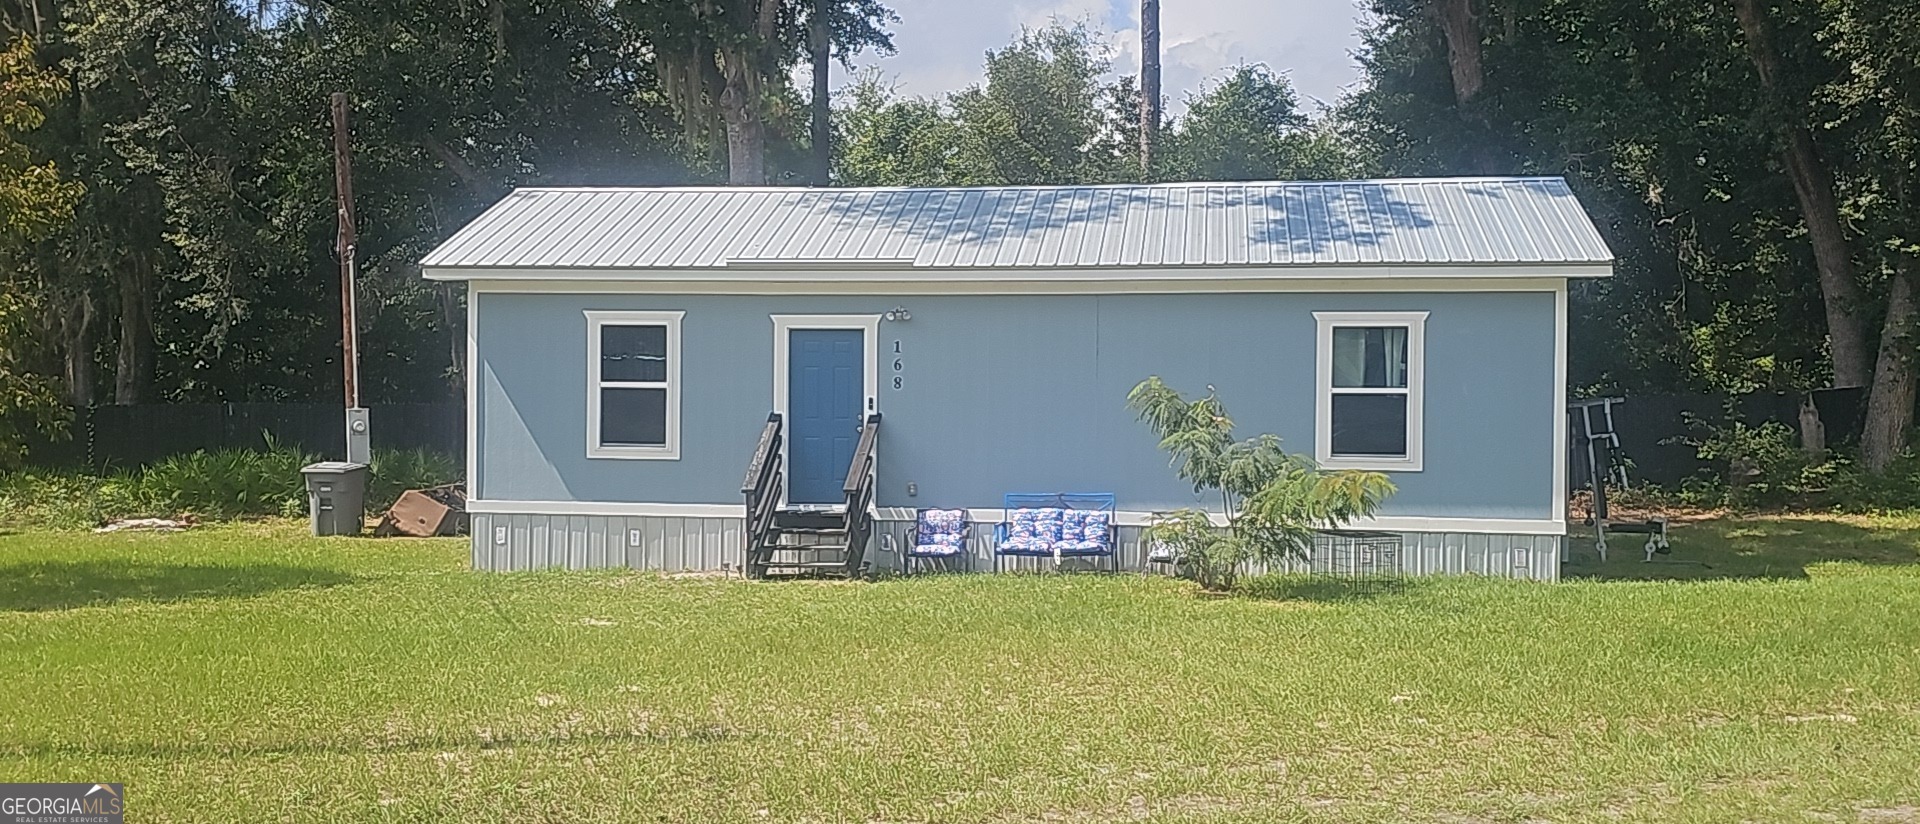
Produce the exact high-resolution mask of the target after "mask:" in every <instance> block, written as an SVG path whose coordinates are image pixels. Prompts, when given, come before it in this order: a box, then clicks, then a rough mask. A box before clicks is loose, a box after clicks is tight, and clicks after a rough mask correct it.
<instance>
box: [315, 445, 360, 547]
mask: <svg viewBox="0 0 1920 824" xmlns="http://www.w3.org/2000/svg"><path fill="white" fill-rule="evenodd" d="M300 474H301V475H304V476H306V479H307V514H308V516H309V520H310V522H311V524H312V526H313V534H315V535H358V534H360V526H361V524H362V523H363V522H364V521H365V519H366V508H367V507H366V500H367V465H366V464H358V463H347V462H345V461H321V462H320V463H316V464H307V465H306V466H304V467H301V468H300Z"/></svg>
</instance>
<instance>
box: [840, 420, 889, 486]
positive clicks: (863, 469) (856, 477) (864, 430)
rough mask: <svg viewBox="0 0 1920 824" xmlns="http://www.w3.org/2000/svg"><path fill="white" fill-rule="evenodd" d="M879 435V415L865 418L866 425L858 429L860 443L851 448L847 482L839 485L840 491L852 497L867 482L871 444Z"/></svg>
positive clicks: (870, 464) (871, 461)
mask: <svg viewBox="0 0 1920 824" xmlns="http://www.w3.org/2000/svg"><path fill="white" fill-rule="evenodd" d="M879 434H880V413H878V412H875V413H873V414H871V415H868V416H867V425H866V426H862V427H860V443H859V445H858V446H855V447H854V448H853V463H852V464H850V465H848V466H847V482H846V483H844V484H841V485H840V491H841V492H844V493H846V494H847V495H852V494H854V493H855V492H859V491H860V485H861V484H863V483H866V482H867V478H868V477H869V476H870V475H871V474H872V473H871V472H870V471H868V470H870V469H871V468H872V466H873V442H874V439H875V438H876V437H877V436H878V435H879Z"/></svg>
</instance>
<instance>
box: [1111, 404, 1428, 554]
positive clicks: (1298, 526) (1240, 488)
mask: <svg viewBox="0 0 1920 824" xmlns="http://www.w3.org/2000/svg"><path fill="white" fill-rule="evenodd" d="M1127 405H1128V406H1129V407H1130V408H1132V409H1133V410H1134V412H1135V413H1136V414H1138V415H1139V417H1140V420H1141V421H1143V422H1145V423H1146V424H1147V426H1148V427H1149V428H1150V429H1152V430H1153V433H1154V434H1155V435H1156V436H1158V437H1159V438H1160V448H1161V449H1162V450H1163V451H1165V452H1166V453H1167V454H1168V455H1169V456H1170V459H1171V462H1172V464H1173V466H1174V469H1175V471H1176V472H1177V473H1179V475H1180V478H1181V479H1182V480H1185V481H1188V482H1190V483H1192V484H1193V488H1194V491H1196V492H1208V491H1211V492H1214V493H1217V494H1218V495H1219V496H1220V514H1221V516H1222V518H1223V519H1224V521H1225V524H1224V525H1222V524H1219V523H1216V522H1215V520H1214V518H1213V516H1212V515H1210V514H1209V513H1207V512H1206V511H1205V510H1202V509H1183V510H1180V511H1178V512H1174V513H1170V514H1168V515H1166V516H1164V517H1163V518H1161V519H1160V520H1159V522H1158V523H1156V524H1154V525H1152V526H1151V527H1149V528H1148V531H1147V535H1148V539H1149V540H1153V541H1158V542H1160V543H1163V544H1166V545H1167V546H1169V547H1170V548H1172V549H1173V550H1174V551H1175V553H1176V554H1177V555H1178V556H1179V557H1180V558H1181V559H1182V563H1183V564H1185V566H1186V567H1187V568H1188V569H1189V570H1190V571H1191V574H1192V575H1193V576H1194V578H1195V580H1197V581H1198V582H1199V584H1200V585H1201V587H1203V588H1205V589H1208V590H1214V591H1223V590H1228V589H1231V588H1232V587H1233V584H1234V581H1235V578H1236V576H1237V575H1238V571H1239V569H1240V567H1241V566H1243V565H1244V564H1246V562H1248V561H1250V560H1262V561H1269V562H1271V561H1278V560H1282V559H1285V558H1289V557H1298V556H1301V555H1303V554H1305V553H1306V552H1307V551H1308V550H1310V549H1311V548H1312V546H1313V536H1314V532H1315V531H1316V530H1321V529H1332V528H1336V527H1339V526H1341V525H1343V524H1347V523H1350V522H1352V521H1353V520H1355V519H1358V518H1365V517H1369V516H1371V515H1372V514H1373V513H1374V512H1375V511H1376V510H1378V509H1379V507H1380V503H1381V502H1382V501H1384V500H1385V499H1386V498H1387V497H1388V496H1390V495H1392V494H1393V492H1394V488H1393V482H1392V481H1389V480H1387V476H1386V475H1383V474H1381V473H1378V472H1360V471H1354V470H1343V471H1339V472H1326V471H1323V470H1321V469H1320V468H1319V467H1318V466H1316V465H1315V464H1314V462H1313V461H1312V459H1310V458H1307V457H1306V456H1304V455H1295V454H1289V453H1288V452H1286V451H1285V450H1283V449H1281V447H1280V439H1279V438H1278V437H1275V436H1273V435H1259V436H1257V437H1253V438H1248V439H1246V440H1241V441H1236V440H1234V438H1233V420H1232V419H1231V418H1229V417H1228V416H1227V411H1226V409H1225V408H1224V407H1223V406H1222V405H1221V403H1220V399H1219V397H1218V396H1217V395H1215V394H1213V392H1212V391H1211V388H1209V391H1208V394H1207V396H1206V397H1204V398H1198V399H1195V400H1187V399H1186V398H1184V397H1182V396H1181V395H1180V393H1179V392H1176V391H1174V390H1173V389H1172V388H1171V387H1168V386H1167V385H1166V384H1165V383H1164V382H1162V381H1161V380H1160V379H1159V378H1158V377H1151V378H1148V379H1146V380H1144V381H1141V382H1140V384H1139V385H1138V386H1135V387H1134V388H1133V391H1132V392H1130V393H1128V395H1127Z"/></svg>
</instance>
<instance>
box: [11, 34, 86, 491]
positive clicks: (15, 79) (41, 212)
mask: <svg viewBox="0 0 1920 824" xmlns="http://www.w3.org/2000/svg"><path fill="white" fill-rule="evenodd" d="M66 92H67V83H66V80H65V79H64V78H62V77H60V76H58V75H56V74H54V73H52V72H49V71H47V70H46V69H44V68H42V67H41V66H40V65H39V64H38V62H37V61H36V60H35V58H34V50H33V44H32V42H31V41H29V40H27V39H26V38H24V37H22V38H19V39H16V40H14V41H13V42H11V43H9V44H7V45H6V47H5V49H3V50H0V265H4V264H6V263H7V262H9V261H10V260H17V259H18V258H19V257H20V256H21V255H22V254H23V253H24V251H25V250H24V248H23V247H24V246H25V245H26V244H30V243H32V242H33V241H36V240H38V239H40V238H42V237H44V236H46V235H47V234H48V233H50V232H52V231H54V230H55V229H56V228H57V227H59V226H61V225H63V224H64V223H65V222H66V221H68V220H70V219H71V218H72V216H73V205H74V203H75V201H77V200H78V199H79V198H80V196H81V194H82V192H83V191H84V189H83V187H81V186H80V184H78V183H75V182H73V181H69V180H66V179H64V178H63V176H62V175H61V173H60V170H59V168H58V167H56V166H55V165H54V164H53V163H52V162H51V161H48V162H36V159H35V157H34V154H33V152H32V151H31V150H30V149H29V147H28V146H27V145H26V144H25V143H24V142H22V140H21V136H22V135H24V134H25V133H27V132H30V131H33V130H35V129H38V128H40V127H41V125H43V124H44V123H45V122H46V112H45V107H47V106H48V105H51V104H54V103H56V102H58V101H59V100H60V99H61V97H62V96H63V95H64V94H65V93H66ZM14 268H15V267H13V266H7V269H8V270H9V271H11V270H13V269H14ZM33 285H34V284H33V283H32V282H30V281H28V280H26V279H24V278H22V277H20V276H19V275H18V274H12V275H5V276H0V287H3V289H0V467H6V466H11V465H13V464H15V463H17V462H18V461H19V459H20V457H21V455H22V454H23V451H24V444H23V440H24V436H25V434H26V433H27V432H43V433H51V432H55V431H57V430H58V429H59V428H60V427H61V426H62V425H64V423H65V410H64V408H62V407H61V406H60V402H59V397H60V396H59V392H58V391H57V389H56V388H55V386H54V384H53V382H52V381H51V380H48V379H47V378H46V377H45V376H43V375H40V374H37V373H36V372H34V371H32V370H31V369H30V368H29V367H30V364H29V363H27V362H26V356H27V355H28V353H30V352H31V351H32V350H33V348H34V347H33V346H32V345H31V329H30V326H29V324H28V322H27V318H28V316H29V312H30V310H32V309H34V308H35V307H34V305H33V304H34V303H35V297H34V291H33V289H32V287H33Z"/></svg>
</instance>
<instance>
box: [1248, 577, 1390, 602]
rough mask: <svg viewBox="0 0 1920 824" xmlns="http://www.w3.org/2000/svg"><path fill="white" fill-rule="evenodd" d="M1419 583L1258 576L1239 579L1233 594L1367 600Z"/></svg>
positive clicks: (1265, 598) (1277, 598)
mask: <svg viewBox="0 0 1920 824" xmlns="http://www.w3.org/2000/svg"><path fill="white" fill-rule="evenodd" d="M1416 586H1419V582H1417V581H1413V580H1409V579H1406V578H1339V577H1334V576H1329V575H1262V576H1258V577H1254V578H1248V579H1246V580H1244V581H1241V582H1240V584H1239V585H1238V586H1236V587H1234V590H1233V594H1234V595H1236V596H1239V597H1242V598H1253V599H1256V600H1261V601H1316V602H1319V603H1341V602H1356V601H1369V600H1372V599H1374V598H1382V597H1386V596H1391V595H1399V594H1401V593H1404V592H1407V591H1408V590H1410V589H1412V588H1414V587H1416Z"/></svg>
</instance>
